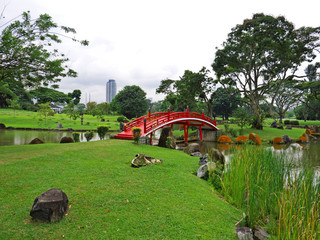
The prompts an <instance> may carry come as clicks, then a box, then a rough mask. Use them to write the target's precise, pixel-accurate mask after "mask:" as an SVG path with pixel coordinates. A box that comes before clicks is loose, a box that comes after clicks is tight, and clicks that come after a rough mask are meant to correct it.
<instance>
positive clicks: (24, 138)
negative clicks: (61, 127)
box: [0, 129, 109, 146]
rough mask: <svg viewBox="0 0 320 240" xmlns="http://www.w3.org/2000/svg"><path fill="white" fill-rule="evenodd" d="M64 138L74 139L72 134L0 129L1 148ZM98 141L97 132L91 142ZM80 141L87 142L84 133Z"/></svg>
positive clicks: (49, 141) (51, 141)
mask: <svg viewBox="0 0 320 240" xmlns="http://www.w3.org/2000/svg"><path fill="white" fill-rule="evenodd" d="M64 136H67V137H72V132H63V131H38V130H32V131H31V130H6V129H0V146H6V145H24V144H29V143H30V142H31V141H32V140H33V139H34V138H39V139H41V140H42V141H44V142H45V143H59V142H60V140H61V138H62V137H64ZM106 138H107V139H108V138H109V136H108V135H107V136H106ZM96 140H99V136H98V134H97V133H96V132H95V133H94V136H93V138H92V140H90V141H96ZM80 141H81V142H85V141H87V140H86V138H85V137H84V132H82V133H80Z"/></svg>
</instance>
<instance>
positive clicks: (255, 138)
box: [249, 133, 262, 145]
mask: <svg viewBox="0 0 320 240" xmlns="http://www.w3.org/2000/svg"><path fill="white" fill-rule="evenodd" d="M249 139H250V140H251V141H252V142H254V143H255V144H257V145H261V144H262V142H261V139H260V137H259V135H258V134H255V133H250V134H249Z"/></svg>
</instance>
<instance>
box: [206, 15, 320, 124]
mask: <svg viewBox="0 0 320 240" xmlns="http://www.w3.org/2000/svg"><path fill="white" fill-rule="evenodd" d="M319 38H320V31H319V28H317V27H315V28H312V27H301V28H299V29H295V28H294V25H293V24H292V23H290V22H289V21H287V20H286V19H285V18H284V17H282V16H280V17H276V18H275V17H273V16H270V15H264V14H263V13H259V14H254V15H253V17H252V18H251V19H245V20H244V21H243V23H242V24H238V25H237V26H236V27H234V28H233V29H232V31H231V32H230V33H229V34H228V38H227V40H226V41H225V42H224V43H223V44H222V46H223V48H222V49H219V50H218V51H217V52H216V54H215V59H214V62H213V64H212V67H213V69H214V71H215V73H216V75H217V77H218V80H217V81H218V82H219V83H220V84H222V85H223V86H234V87H237V88H238V90H239V91H240V92H241V93H243V96H244V98H245V99H246V100H247V102H248V103H249V104H250V105H251V107H252V109H253V111H254V114H255V116H256V122H255V126H254V127H255V128H257V129H261V127H262V122H261V115H262V114H263V112H262V110H261V108H260V102H261V101H262V100H264V98H265V97H266V93H268V92H271V91H272V89H276V91H273V93H274V94H273V95H272V99H274V98H275V97H276V96H277V94H278V90H279V88H280V87H281V86H282V85H283V84H284V82H287V81H290V80H292V79H293V78H294V77H295V76H296V72H297V69H298V68H299V66H300V65H301V64H302V63H303V62H306V61H310V62H311V61H312V60H313V59H314V58H315V57H316V56H317V55H316V54H315V51H316V50H317V47H316V46H318V44H319ZM290 72H291V74H290Z"/></svg>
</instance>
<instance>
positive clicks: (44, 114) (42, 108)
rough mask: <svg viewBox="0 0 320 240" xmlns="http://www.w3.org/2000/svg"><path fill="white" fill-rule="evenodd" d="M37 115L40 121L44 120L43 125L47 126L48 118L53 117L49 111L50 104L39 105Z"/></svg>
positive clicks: (52, 112) (51, 111) (52, 113)
mask: <svg viewBox="0 0 320 240" xmlns="http://www.w3.org/2000/svg"><path fill="white" fill-rule="evenodd" d="M38 115H39V117H40V119H41V120H43V118H44V121H45V125H47V118H48V116H53V115H54V111H53V110H52V109H51V107H50V103H42V104H39V110H38Z"/></svg>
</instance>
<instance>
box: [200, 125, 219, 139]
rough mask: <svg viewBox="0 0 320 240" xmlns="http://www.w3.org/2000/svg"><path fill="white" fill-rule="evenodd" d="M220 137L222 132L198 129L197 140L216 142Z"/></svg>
mask: <svg viewBox="0 0 320 240" xmlns="http://www.w3.org/2000/svg"><path fill="white" fill-rule="evenodd" d="M201 135H202V139H201ZM221 135H222V130H218V131H216V130H213V129H207V128H202V129H201V128H200V129H199V131H198V138H199V139H200V140H202V141H208V142H216V141H217V140H218V138H219V137H220V136H221Z"/></svg>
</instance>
